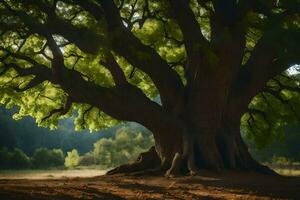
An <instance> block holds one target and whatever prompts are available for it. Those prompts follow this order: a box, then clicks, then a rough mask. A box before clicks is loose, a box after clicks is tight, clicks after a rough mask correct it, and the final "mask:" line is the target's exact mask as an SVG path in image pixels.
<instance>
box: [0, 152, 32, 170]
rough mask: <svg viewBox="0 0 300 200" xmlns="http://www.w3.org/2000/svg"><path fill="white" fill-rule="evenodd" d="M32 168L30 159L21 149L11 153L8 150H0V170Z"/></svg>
mask: <svg viewBox="0 0 300 200" xmlns="http://www.w3.org/2000/svg"><path fill="white" fill-rule="evenodd" d="M28 168H30V159H29V157H28V156H27V155H26V154H25V153H24V152H23V151H22V150H20V149H14V150H13V151H12V152H9V151H8V150H7V149H1V150H0V169H28Z"/></svg>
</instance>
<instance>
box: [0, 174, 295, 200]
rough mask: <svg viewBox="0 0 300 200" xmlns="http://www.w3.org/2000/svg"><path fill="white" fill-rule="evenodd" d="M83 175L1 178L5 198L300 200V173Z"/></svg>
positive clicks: (57, 199)
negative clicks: (169, 177)
mask: <svg viewBox="0 0 300 200" xmlns="http://www.w3.org/2000/svg"><path fill="white" fill-rule="evenodd" d="M70 172H72V171H70ZM68 173H69V172H68ZM73 173H77V172H76V171H73ZM48 174H55V173H53V172H52V173H48ZM58 174H59V173H58ZM79 175H89V173H88V172H78V174H76V176H78V177H74V176H75V175H74V176H73V175H72V177H68V178H67V177H62V178H55V177H51V179H49V177H46V179H40V180H37V179H33V180H32V179H1V180H0V199H1V200H2V199H3V200H19V199H20V200H21V199H22V200H32V199H33V200H35V199H42V200H43V199H55V200H67V199H77V200H79V199H80V200H81V199H82V200H85V199H109V200H111V199H133V200H136V199H178V200H185V199H241V200H242V199H243V200H244V199H250V200H251V199H258V200H260V199H300V177H283V176H265V175H258V174H254V173H238V172H230V171H229V172H224V173H222V174H212V173H211V172H207V171H201V175H200V176H194V177H189V176H185V177H178V178H171V179H168V178H165V177H148V176H143V177H138V176H125V175H118V176H116V175H115V176H96V177H89V178H86V177H85V178H84V177H82V176H81V177H79ZM40 177H43V176H40Z"/></svg>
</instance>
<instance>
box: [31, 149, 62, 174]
mask: <svg viewBox="0 0 300 200" xmlns="http://www.w3.org/2000/svg"><path fill="white" fill-rule="evenodd" d="M32 165H33V167H34V168H36V169H49V168H55V167H62V166H63V165H64V154H63V152H62V150H61V149H52V150H49V149H46V148H38V149H36V150H35V152H34V154H33V156H32Z"/></svg>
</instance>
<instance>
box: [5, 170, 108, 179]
mask: <svg viewBox="0 0 300 200" xmlns="http://www.w3.org/2000/svg"><path fill="white" fill-rule="evenodd" d="M105 172H106V171H104V170H98V169H74V170H2V171H0V179H59V178H75V177H93V176H101V175H103V174H105Z"/></svg>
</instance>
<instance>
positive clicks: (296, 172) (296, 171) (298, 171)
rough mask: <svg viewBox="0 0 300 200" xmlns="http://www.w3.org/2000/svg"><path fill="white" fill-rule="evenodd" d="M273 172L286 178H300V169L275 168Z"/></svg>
mask: <svg viewBox="0 0 300 200" xmlns="http://www.w3.org/2000/svg"><path fill="white" fill-rule="evenodd" d="M273 170H275V171H276V172H277V173H278V174H280V175H284V176H300V169H288V168H286V169H284V168H274V169H273Z"/></svg>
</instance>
